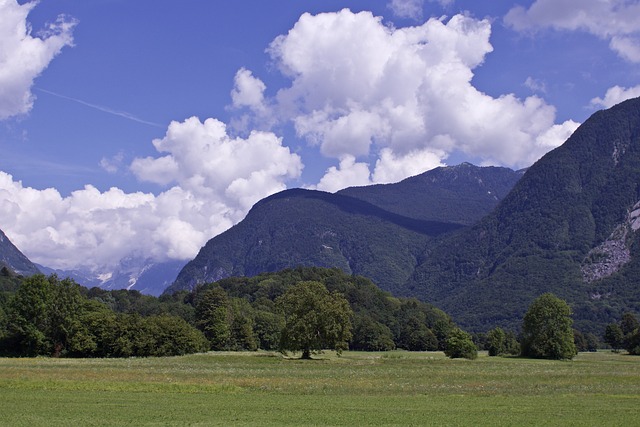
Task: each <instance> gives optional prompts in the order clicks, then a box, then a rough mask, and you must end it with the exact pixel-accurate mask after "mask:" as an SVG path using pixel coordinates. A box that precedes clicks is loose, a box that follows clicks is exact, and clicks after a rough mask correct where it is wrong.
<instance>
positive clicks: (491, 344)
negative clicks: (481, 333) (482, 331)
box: [487, 328, 507, 356]
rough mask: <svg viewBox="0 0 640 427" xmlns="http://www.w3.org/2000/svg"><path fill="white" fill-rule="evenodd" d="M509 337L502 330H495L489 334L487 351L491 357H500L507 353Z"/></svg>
mask: <svg viewBox="0 0 640 427" xmlns="http://www.w3.org/2000/svg"><path fill="white" fill-rule="evenodd" d="M506 340H507V335H506V334H505V333H504V331H503V330H502V328H495V329H492V330H490V331H489V333H487V350H488V351H489V356H500V355H502V354H504V353H505V352H506V345H505V344H506Z"/></svg>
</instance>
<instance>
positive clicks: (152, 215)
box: [0, 118, 302, 269]
mask: <svg viewBox="0 0 640 427" xmlns="http://www.w3.org/2000/svg"><path fill="white" fill-rule="evenodd" d="M281 142H282V141H281V140H280V139H279V138H277V137H276V136H275V135H273V134H272V133H265V132H254V133H252V134H251V135H250V136H249V137H248V138H246V139H241V138H231V137H229V136H228V135H227V134H226V129H225V125H224V124H223V123H221V122H219V121H218V120H215V119H207V120H205V121H204V122H200V120H198V119H197V118H190V119H187V120H185V121H184V122H173V123H171V125H170V126H169V128H168V130H167V133H166V135H165V137H164V138H162V139H157V140H155V141H153V143H154V145H155V147H156V148H157V149H158V151H159V152H161V153H163V154H165V153H166V155H164V156H159V157H155V158H154V157H147V158H138V159H135V160H134V161H133V163H132V164H131V170H132V171H133V172H134V173H135V174H136V176H138V177H139V178H140V179H142V180H145V181H150V182H154V183H158V184H162V185H171V187H170V188H168V189H166V190H165V191H163V192H161V193H160V194H158V195H154V194H152V193H141V192H137V193H125V192H123V191H122V190H120V189H117V188H111V189H110V190H108V191H105V192H100V191H99V190H98V189H96V188H95V187H93V186H90V185H87V186H85V188H84V189H82V190H78V191H74V192H72V193H71V194H70V195H69V196H67V197H62V196H61V195H60V193H59V192H58V191H57V190H55V189H45V190H37V189H33V188H29V187H24V186H23V185H22V183H21V182H19V181H15V180H14V179H13V177H12V176H11V175H8V174H6V173H4V172H0V224H2V228H3V230H4V231H5V232H6V234H7V235H8V236H9V238H10V239H11V240H12V241H13V242H14V243H15V244H16V245H17V246H18V247H19V248H20V249H21V250H22V251H23V252H25V254H26V255H27V256H29V257H30V258H31V259H33V260H34V261H36V262H39V263H41V264H44V265H47V266H51V267H56V268H76V267H78V266H85V267H90V268H94V269H99V268H106V267H109V266H113V265H115V264H117V263H118V262H119V261H120V260H121V259H123V258H126V257H141V258H151V259H154V260H156V261H164V260H167V259H182V260H186V259H190V258H193V257H194V256H195V255H196V253H197V251H198V250H199V249H200V248H201V247H202V245H204V244H205V243H206V242H207V240H209V239H210V238H211V237H213V236H215V235H217V234H220V233H221V232H223V231H225V230H226V229H228V228H229V227H231V226H232V225H233V224H235V223H237V222H238V221H240V220H241V219H242V218H243V217H244V215H245V214H246V213H247V211H248V210H249V208H250V207H251V206H252V205H253V204H254V203H255V202H257V201H258V200H259V199H261V198H263V197H266V196H268V195H270V194H272V193H274V192H277V191H280V190H283V189H284V188H285V187H286V186H285V181H286V180H288V179H291V178H296V177H298V176H299V175H300V173H301V169H302V163H301V160H300V158H299V157H298V156H297V155H296V154H292V153H290V152H289V149H288V148H286V147H283V146H282V144H281ZM116 157H118V156H116ZM109 165H110V162H109V161H105V165H103V166H106V167H108V166H109Z"/></svg>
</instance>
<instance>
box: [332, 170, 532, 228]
mask: <svg viewBox="0 0 640 427" xmlns="http://www.w3.org/2000/svg"><path fill="white" fill-rule="evenodd" d="M523 174H524V170H522V171H517V172H514V171H513V170H511V169H508V168H500V167H483V168H480V167H477V166H474V165H472V164H470V163H462V164H460V165H458V166H452V167H441V168H436V169H433V170H431V171H429V172H426V173H423V174H420V175H416V176H412V177H410V178H407V179H405V180H403V181H401V182H399V183H395V184H379V185H371V186H366V187H350V188H346V189H344V190H341V191H339V192H338V193H337V194H343V195H346V196H351V197H355V198H357V199H360V200H364V201H366V202H369V203H371V204H372V205H375V206H378V207H380V208H382V209H385V210H387V211H389V212H393V213H397V214H399V215H403V216H406V217H409V218H415V219H422V220H428V221H441V222H452V223H456V224H463V225H471V224H474V223H475V222H477V221H478V220H479V219H480V218H482V217H483V216H484V215H486V214H487V213H488V212H489V211H491V209H493V208H494V207H495V206H496V204H497V203H498V201H500V200H502V199H503V198H504V197H505V196H506V195H507V194H508V193H509V191H511V189H512V188H513V186H514V185H515V184H516V182H518V180H519V179H520V178H521V177H522V175H523Z"/></svg>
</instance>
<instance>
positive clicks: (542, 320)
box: [522, 293, 577, 360]
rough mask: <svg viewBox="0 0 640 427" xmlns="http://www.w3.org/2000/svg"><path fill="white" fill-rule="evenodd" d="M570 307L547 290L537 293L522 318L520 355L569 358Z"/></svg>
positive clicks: (573, 352)
mask: <svg viewBox="0 0 640 427" xmlns="http://www.w3.org/2000/svg"><path fill="white" fill-rule="evenodd" d="M572 324H573V320H572V319H571V308H570V307H569V305H568V304H567V303H566V301H564V300H561V299H560V298H558V297H556V296H555V295H553V294H551V293H546V294H543V295H541V296H539V297H538V298H537V299H536V300H535V301H533V303H532V304H531V306H529V310H528V311H527V313H526V314H525V316H524V319H523V321H522V355H523V356H526V357H535V358H543V359H557V360H561V359H572V358H573V357H574V356H575V355H576V354H577V351H576V346H575V344H574V342H573V329H572Z"/></svg>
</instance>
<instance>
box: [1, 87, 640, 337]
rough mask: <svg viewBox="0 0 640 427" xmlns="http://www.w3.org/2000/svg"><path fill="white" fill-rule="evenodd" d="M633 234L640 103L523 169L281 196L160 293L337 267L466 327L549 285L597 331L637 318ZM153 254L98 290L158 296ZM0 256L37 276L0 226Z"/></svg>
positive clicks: (639, 182)
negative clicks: (631, 315)
mask: <svg viewBox="0 0 640 427" xmlns="http://www.w3.org/2000/svg"><path fill="white" fill-rule="evenodd" d="M638 229H640V98H638V99H633V100H629V101H625V102H623V103H621V104H619V105H617V106H614V107H612V108H610V109H608V110H603V111H599V112H597V113H595V114H594V115H593V116H591V117H590V118H589V119H588V120H587V121H585V123H584V124H583V125H581V126H580V127H579V128H578V129H577V130H576V131H575V132H574V134H573V135H572V136H571V137H570V138H569V139H568V140H567V141H566V142H565V143H564V144H563V145H562V146H561V147H559V148H557V149H555V150H552V151H551V152H549V153H547V154H546V155H545V156H544V157H542V158H541V159H540V160H539V161H538V162H536V163H535V164H534V165H533V166H531V167H530V168H529V169H527V170H526V171H525V170H522V171H513V170H510V169H507V168H498V167H476V166H473V165H471V164H468V163H463V164H461V165H458V166H452V167H442V168H436V169H434V170H431V171H429V172H426V173H423V174H421V175H418V176H415V177H411V178H408V179H406V180H404V181H401V182H399V183H395V184H387V185H376V186H367V187H353V188H348V189H345V190H342V191H340V192H338V193H335V194H332V193H326V192H321V191H314V190H304V189H292V190H285V191H283V192H281V193H278V194H274V195H272V196H270V197H267V198H265V199H263V200H261V201H260V202H258V203H257V204H256V205H255V206H254V207H253V208H252V209H251V211H250V212H249V213H248V214H247V216H246V218H245V219H244V220H243V221H241V222H240V223H238V224H237V225H235V226H234V227H232V228H231V229H229V230H227V231H226V232H225V233H222V234H220V235H219V236H216V237H214V238H213V239H211V240H210V241H209V242H208V243H207V244H206V245H205V246H204V247H203V248H202V249H201V250H200V252H199V253H198V255H197V256H196V257H195V258H194V259H193V260H192V261H190V262H188V263H187V264H186V265H184V267H183V268H182V269H181V270H180V272H179V274H178V275H177V279H176V280H175V282H173V284H172V285H171V286H169V287H168V288H166V290H165V291H164V292H165V293H172V292H175V291H179V290H183V289H188V290H191V289H193V288H194V287H195V286H196V285H198V284H201V283H207V282H213V281H217V280H220V279H222V278H226V277H230V276H255V275H258V274H260V273H263V272H274V271H279V270H282V269H284V268H289V267H297V266H318V267H337V268H340V269H341V270H343V271H344V272H346V273H348V274H357V275H362V276H366V277H369V278H371V279H372V280H373V281H374V282H375V283H376V284H377V285H378V286H380V287H381V288H382V289H384V290H387V291H390V292H392V293H394V294H395V295H398V296H413V297H417V298H419V299H422V300H425V301H428V302H429V303H432V304H434V305H436V306H438V307H440V308H442V309H443V310H445V311H446V312H447V313H449V314H450V315H452V316H453V318H454V320H455V321H456V322H457V323H458V324H460V325H461V326H463V327H464V328H466V329H468V330H470V331H486V330H488V329H490V328H493V327H495V326H502V327H505V328H508V329H512V330H517V329H518V327H519V324H520V321H521V319H522V316H523V314H524V312H525V311H526V309H527V307H528V305H529V304H530V303H531V301H533V299H535V298H536V297H537V296H539V295H540V294H542V293H544V292H553V293H555V294H556V295H558V296H560V297H561V298H564V299H565V300H567V301H568V302H569V304H570V305H571V307H572V309H573V311H574V319H575V326H576V327H577V328H578V329H580V330H581V331H583V332H594V333H597V334H601V333H602V327H603V325H604V324H606V323H610V322H611V321H614V320H616V319H618V318H619V317H620V316H621V314H622V313H624V312H626V311H631V312H635V313H640V286H638V283H640V234H639V233H637V230H638ZM147 261H148V260H130V262H129V265H128V266H127V265H124V266H121V267H119V268H118V269H117V271H114V272H112V273H110V274H108V275H104V274H103V275H102V276H100V277H99V279H100V283H99V285H100V286H102V287H107V288H116V287H125V288H131V287H133V288H138V289H141V288H140V286H141V285H143V289H144V290H145V292H147V293H152V294H159V293H160V292H161V289H164V287H165V284H166V283H168V281H170V280H171V278H172V277H175V274H176V272H177V271H178V270H179V269H180V267H181V264H180V263H176V264H175V265H173V266H171V267H170V268H169V267H168V266H164V265H156V266H151V265H150V264H149V263H148V262H147ZM0 262H1V263H3V264H2V265H4V266H9V267H10V268H12V269H13V270H15V271H17V272H22V273H25V274H31V273H32V272H33V271H37V268H36V267H35V266H34V265H33V264H31V263H30V261H28V260H27V259H26V257H24V255H22V254H20V253H19V251H18V250H17V249H16V248H15V246H13V245H11V243H10V242H9V241H8V239H7V238H6V236H5V235H4V234H2V233H1V232H0ZM150 267H153V268H150ZM165 267H167V269H166V270H164V269H165ZM34 269H36V270H34ZM41 269H42V270H43V271H46V269H44V268H41ZM172 269H173V270H172ZM151 271H160V273H159V274H158V275H157V276H155V277H154V276H149V277H154V278H153V279H152V282H154V283H155V284H156V286H155V287H153V288H152V287H151V286H147V285H144V281H141V278H143V276H144V275H145V274H147V272H151ZM30 272H31V273H30ZM107 276H109V277H107ZM93 280H95V277H94V279H93ZM78 281H79V283H82V284H85V283H93V282H90V278H89V277H87V278H86V279H85V280H84V283H83V280H78Z"/></svg>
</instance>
